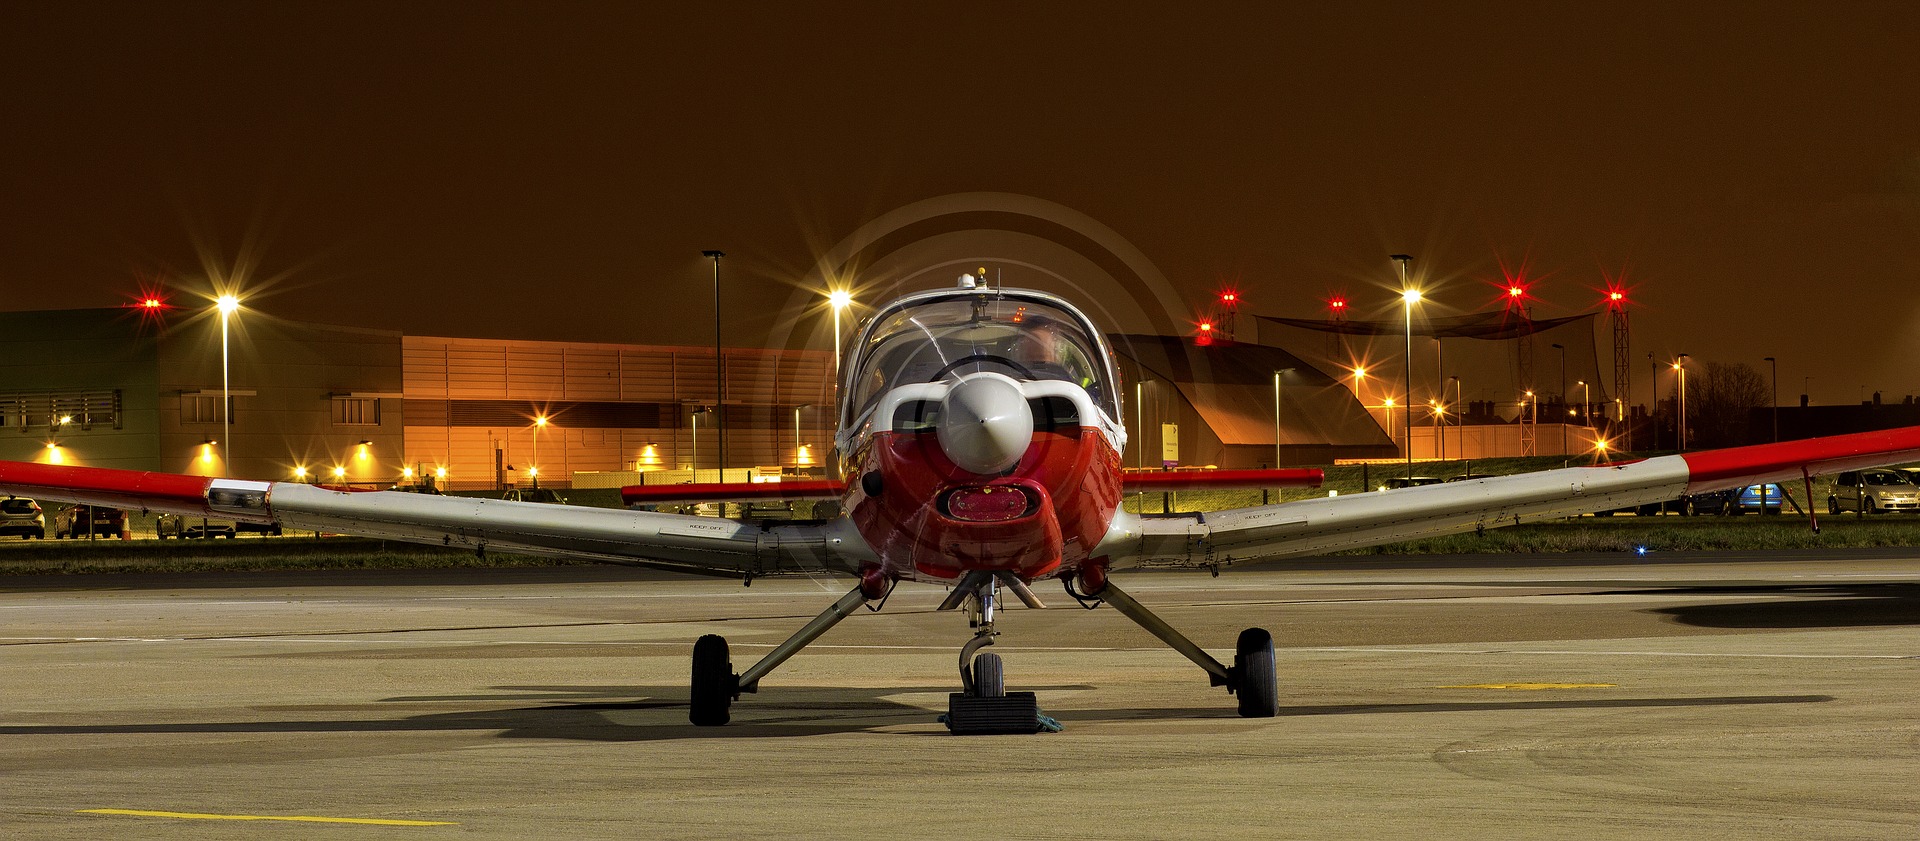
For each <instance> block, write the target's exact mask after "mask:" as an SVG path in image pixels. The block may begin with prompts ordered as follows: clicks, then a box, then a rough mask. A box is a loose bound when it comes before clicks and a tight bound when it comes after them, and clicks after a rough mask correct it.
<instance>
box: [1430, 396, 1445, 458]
mask: <svg viewBox="0 0 1920 841" xmlns="http://www.w3.org/2000/svg"><path fill="white" fill-rule="evenodd" d="M1427 411H1429V412H1432V413H1433V457H1434V458H1435V459H1438V460H1440V461H1446V460H1447V439H1446V438H1445V437H1444V436H1442V435H1441V434H1440V415H1441V414H1443V413H1444V412H1445V411H1446V407H1445V406H1443V405H1442V404H1441V403H1440V401H1438V400H1435V399H1433V398H1431V397H1429V398H1427Z"/></svg>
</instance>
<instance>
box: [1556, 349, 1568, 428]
mask: <svg viewBox="0 0 1920 841" xmlns="http://www.w3.org/2000/svg"><path fill="white" fill-rule="evenodd" d="M1553 349H1554V350H1557V351H1560V405H1562V406H1564V405H1566V404H1567V346H1566V345H1563V344H1560V343H1559V342H1554V343H1553ZM1560 454H1561V455H1563V456H1564V455H1566V454H1567V421H1566V419H1565V418H1562V419H1561V420H1560Z"/></svg>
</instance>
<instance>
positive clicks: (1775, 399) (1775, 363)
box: [1761, 356, 1780, 444]
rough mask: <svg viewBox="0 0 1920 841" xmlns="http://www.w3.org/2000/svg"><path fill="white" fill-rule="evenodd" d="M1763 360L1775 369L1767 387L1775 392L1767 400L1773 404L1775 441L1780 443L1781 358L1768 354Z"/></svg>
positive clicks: (1768, 379)
mask: <svg viewBox="0 0 1920 841" xmlns="http://www.w3.org/2000/svg"><path fill="white" fill-rule="evenodd" d="M1761 361H1762V362H1765V363H1767V365H1768V366H1770V367H1772V369H1773V373H1772V375H1771V376H1769V377H1768V378H1767V387H1768V388H1769V389H1770V390H1771V391H1772V393H1773V394H1772V396H1770V397H1768V398H1767V402H1768V403H1771V404H1772V405H1773V443H1775V444H1778V443H1780V360H1778V359H1774V358H1773V357H1771V356H1768V357H1763V358H1762V359H1761Z"/></svg>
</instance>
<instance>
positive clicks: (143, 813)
mask: <svg viewBox="0 0 1920 841" xmlns="http://www.w3.org/2000/svg"><path fill="white" fill-rule="evenodd" d="M79 813H80V814H83V815H131V816H133V817H136V818H179V819H181V820H190V821H298V822H302V823H364V824H376V825H379V826H458V824H456V823H454V822H453V821H403V820H391V819H387V818H321V817H314V816H310V815H286V816H282V815H205V814H200V813H197V812H151V811H147V810H144V809H81V810H79Z"/></svg>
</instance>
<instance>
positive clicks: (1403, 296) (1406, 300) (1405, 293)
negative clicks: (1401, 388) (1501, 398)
mask: <svg viewBox="0 0 1920 841" xmlns="http://www.w3.org/2000/svg"><path fill="white" fill-rule="evenodd" d="M1388 259H1390V260H1392V261H1393V262H1394V265H1395V266H1396V267H1398V268H1399V270H1400V303H1401V308H1402V310H1403V311H1404V312H1405V314H1406V319H1407V349H1406V355H1405V356H1403V357H1401V360H1402V362H1401V366H1402V367H1404V368H1405V369H1406V374H1407V382H1406V387H1407V390H1406V393H1405V394H1404V395H1403V396H1404V397H1405V398H1406V401H1407V402H1406V413H1407V424H1406V429H1407V445H1406V456H1407V479H1408V480H1409V481H1411V480H1412V479H1413V305H1414V302H1416V301H1418V300H1420V290H1418V289H1414V288H1412V287H1411V286H1409V285H1408V284H1409V281H1408V279H1407V265H1408V264H1410V263H1412V262H1413V257H1412V255H1408V254H1393V255H1390V256H1389V257H1388ZM1389 411H1391V410H1389ZM1389 434H1391V433H1389Z"/></svg>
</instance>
